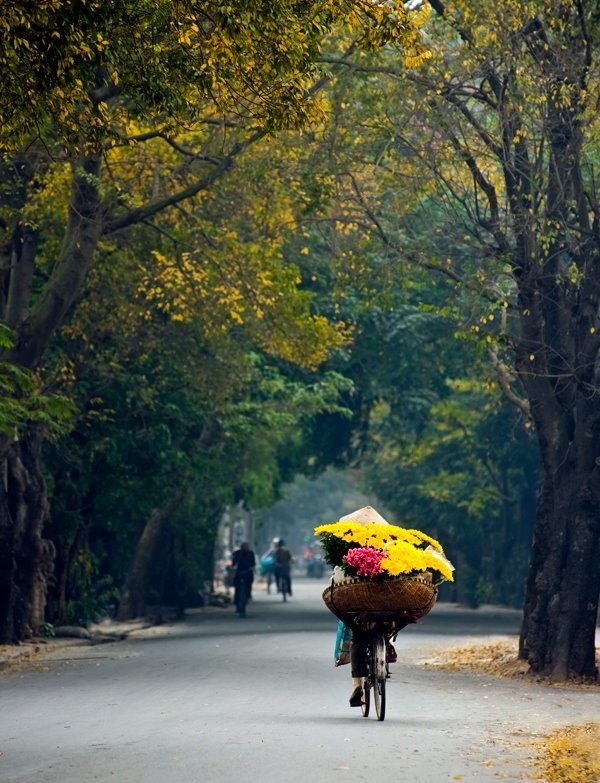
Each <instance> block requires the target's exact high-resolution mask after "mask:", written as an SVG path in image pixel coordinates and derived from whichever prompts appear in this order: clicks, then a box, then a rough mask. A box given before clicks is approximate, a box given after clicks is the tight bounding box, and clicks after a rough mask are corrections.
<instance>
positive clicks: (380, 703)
mask: <svg viewBox="0 0 600 783" xmlns="http://www.w3.org/2000/svg"><path fill="white" fill-rule="evenodd" d="M398 630H399V629H397V628H395V627H394V626H392V627H391V628H390V626H389V624H386V625H382V624H373V627H371V628H369V629H360V634H361V636H362V645H363V649H364V664H365V667H364V668H365V670H366V672H367V674H366V676H365V677H364V678H363V684H362V687H363V701H362V704H361V712H362V715H363V717H365V718H368V716H369V712H370V709H371V690H372V691H373V701H374V703H375V712H376V714H377V720H380V721H382V720H384V719H385V707H386V680H387V679H388V677H389V676H390V671H389V665H388V649H389V647H390V644H391V642H392V641H393V640H394V639H395V638H396V635H397V634H398ZM354 643H355V642H353V644H354Z"/></svg>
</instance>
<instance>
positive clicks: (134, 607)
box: [117, 490, 185, 620]
mask: <svg viewBox="0 0 600 783" xmlns="http://www.w3.org/2000/svg"><path fill="white" fill-rule="evenodd" d="M184 494H185V493H184V491H183V490H181V491H180V492H179V493H176V495H175V497H173V498H171V499H170V500H169V502H168V503H167V504H166V505H164V506H162V507H161V508H159V509H156V510H155V511H154V512H153V513H152V515H151V517H150V519H149V520H148V521H147V522H146V525H145V527H144V529H143V531H142V534H141V536H140V538H139V540H138V543H137V546H136V550H135V555H134V558H133V563H132V565H131V569H130V571H129V574H128V576H127V579H126V581H125V585H124V587H123V590H122V592H121V598H120V601H119V609H118V611H117V619H118V620H133V619H134V618H135V617H143V616H144V615H145V614H146V608H147V605H148V591H149V587H150V570H151V568H152V564H153V562H154V558H155V556H156V552H157V550H158V546H159V544H160V542H161V540H162V537H163V534H164V532H165V530H166V528H167V526H168V524H169V520H170V518H171V517H172V515H173V514H174V513H175V512H176V510H177V508H178V507H179V505H180V504H181V501H182V499H183V496H184Z"/></svg>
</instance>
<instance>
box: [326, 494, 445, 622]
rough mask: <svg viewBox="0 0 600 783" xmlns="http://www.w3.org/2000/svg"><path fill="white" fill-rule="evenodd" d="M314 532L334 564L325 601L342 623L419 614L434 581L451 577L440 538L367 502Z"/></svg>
mask: <svg viewBox="0 0 600 783" xmlns="http://www.w3.org/2000/svg"><path fill="white" fill-rule="evenodd" d="M314 532H315V535H317V536H320V538H321V546H322V548H323V553H324V558H325V561H326V562H327V563H329V564H330V565H332V566H334V574H333V577H332V580H331V585H330V586H329V587H328V588H327V589H326V590H325V591H324V593H323V600H324V601H325V603H326V604H327V606H328V608H329V609H330V610H331V611H332V612H333V614H335V615H336V616H337V617H338V618H339V619H341V620H343V621H344V622H352V621H358V620H361V621H362V620H376V619H380V620H395V621H399V620H401V619H403V620H404V623H405V624H406V623H407V622H412V621H414V620H417V619H420V618H421V617H423V616H424V615H425V614H427V613H428V612H429V611H430V610H431V609H432V608H433V605H434V604H435V601H436V598H437V585H438V584H439V583H440V582H442V581H444V580H446V579H447V580H449V581H452V580H453V573H452V572H453V571H454V567H453V566H452V564H451V563H450V561H449V560H448V559H447V558H446V556H445V555H444V552H443V549H442V547H441V545H440V544H439V542H438V541H436V540H435V539H433V538H431V537H430V536H428V535H426V534H425V533H422V532H421V531H420V530H414V529H407V528H402V527H398V526H397V525H390V524H389V523H388V522H386V521H385V520H384V519H383V517H381V516H380V515H379V514H377V512H376V511H375V510H374V509H371V508H370V507H369V506H367V507H366V508H365V509H359V510H358V511H356V512H354V513H353V514H348V515H347V516H346V517H342V519H340V520H339V521H338V522H334V523H332V524H327V525H318V526H317V527H316V528H315V531H314Z"/></svg>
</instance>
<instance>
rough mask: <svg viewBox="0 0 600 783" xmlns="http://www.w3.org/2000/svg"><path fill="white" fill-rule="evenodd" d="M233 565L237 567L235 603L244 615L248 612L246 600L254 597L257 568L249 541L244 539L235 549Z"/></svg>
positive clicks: (234, 583)
mask: <svg viewBox="0 0 600 783" xmlns="http://www.w3.org/2000/svg"><path fill="white" fill-rule="evenodd" d="M231 565H232V568H235V577H234V579H233V587H234V593H233V603H234V604H235V611H236V612H237V613H238V614H240V615H243V614H245V613H246V602H247V601H249V600H250V598H251V597H252V582H253V581H254V569H255V568H256V557H255V556H254V552H253V551H252V549H250V544H249V543H248V542H247V541H244V542H243V543H242V545H241V546H240V548H239V549H236V550H235V552H234V553H233V556H232V558H231Z"/></svg>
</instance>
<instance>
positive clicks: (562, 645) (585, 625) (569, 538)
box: [520, 479, 600, 681]
mask: <svg viewBox="0 0 600 783" xmlns="http://www.w3.org/2000/svg"><path fill="white" fill-rule="evenodd" d="M581 486H582V487H584V489H577V487H566V486H564V482H558V483H557V484H554V483H553V482H552V481H551V480H549V479H546V481H545V482H544V486H543V487H542V491H541V497H540V503H539V507H538V515H537V522H536V528H535V533H534V546H533V555H532V563H531V570H530V577H529V582H528V586H527V598H526V602H525V611H524V620H523V628H522V632H521V638H520V655H521V657H523V658H525V659H526V660H527V661H528V663H529V664H530V666H531V669H532V670H533V671H534V672H536V673H539V674H542V675H544V676H547V677H549V678H551V679H552V680H555V681H563V680H566V679H568V678H569V677H573V676H582V677H584V678H594V679H595V678H596V677H597V669H596V661H595V635H596V614H597V609H598V593H599V590H600V565H599V564H600V543H599V540H600V539H599V535H598V532H599V527H600V516H599V513H600V509H599V508H598V503H597V502H596V501H591V499H590V493H589V492H587V491H586V490H585V483H583V484H582V485H581Z"/></svg>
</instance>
